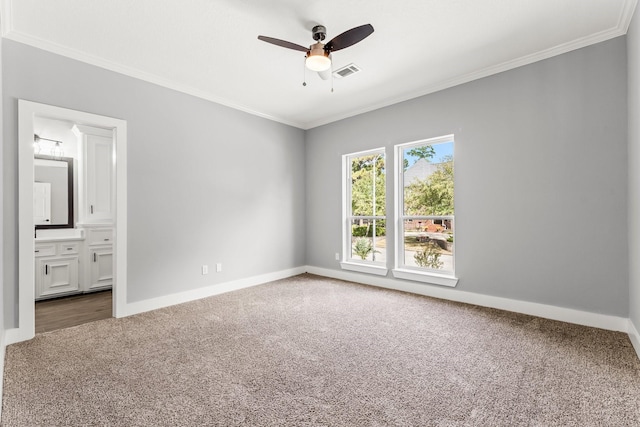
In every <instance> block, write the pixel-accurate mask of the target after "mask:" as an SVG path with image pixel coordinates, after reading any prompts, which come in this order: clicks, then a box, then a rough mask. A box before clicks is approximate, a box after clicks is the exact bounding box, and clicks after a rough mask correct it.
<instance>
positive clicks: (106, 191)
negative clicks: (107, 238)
mask: <svg viewBox="0 0 640 427" xmlns="http://www.w3.org/2000/svg"><path fill="white" fill-rule="evenodd" d="M85 144H86V145H85V153H86V154H85V159H86V165H85V168H84V170H85V174H86V181H85V183H86V206H85V209H86V212H87V215H86V221H87V222H90V223H96V222H111V221H112V220H113V188H112V187H113V166H114V163H113V145H112V140H111V138H106V137H104V136H98V135H85Z"/></svg>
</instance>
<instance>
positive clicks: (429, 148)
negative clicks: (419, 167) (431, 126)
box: [407, 145, 436, 160]
mask: <svg viewBox="0 0 640 427" xmlns="http://www.w3.org/2000/svg"><path fill="white" fill-rule="evenodd" d="M407 154H408V155H410V156H413V157H417V158H419V159H426V160H429V159H432V158H433V156H435V155H436V149H435V148H433V145H423V146H421V147H415V148H412V149H411V150H409V151H407Z"/></svg>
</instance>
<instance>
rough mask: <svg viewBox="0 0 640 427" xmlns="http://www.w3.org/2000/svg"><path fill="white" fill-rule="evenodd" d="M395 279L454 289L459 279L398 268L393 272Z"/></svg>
mask: <svg viewBox="0 0 640 427" xmlns="http://www.w3.org/2000/svg"><path fill="white" fill-rule="evenodd" d="M392 272H393V277H395V278H397V279H404V280H413V281H414V282H423V283H430V284H432V285H440V286H449V287H451V288H454V287H455V286H456V285H457V284H458V278H457V277H453V276H446V275H444V274H437V273H426V272H423V271H415V270H408V269H401V268H396V269H393V270H392Z"/></svg>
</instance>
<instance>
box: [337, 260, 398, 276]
mask: <svg viewBox="0 0 640 427" xmlns="http://www.w3.org/2000/svg"><path fill="white" fill-rule="evenodd" d="M340 267H342V269H343V270H350V271H357V272H358V273H368V274H375V275H377V276H386V275H387V272H388V271H389V270H388V269H387V268H386V267H381V266H377V265H371V264H360V263H357V262H347V261H343V262H341V263H340Z"/></svg>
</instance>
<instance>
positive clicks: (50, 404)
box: [2, 275, 640, 427]
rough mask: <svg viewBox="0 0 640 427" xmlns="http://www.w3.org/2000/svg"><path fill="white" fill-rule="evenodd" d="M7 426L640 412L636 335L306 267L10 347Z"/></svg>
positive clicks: (606, 421)
mask: <svg viewBox="0 0 640 427" xmlns="http://www.w3.org/2000/svg"><path fill="white" fill-rule="evenodd" d="M5 363H6V365H5V373H4V380H5V383H4V398H3V420H2V421H3V423H2V425H3V426H5V427H9V426H127V427H129V426H241V425H242V426H638V425H640V361H639V360H638V358H637V357H636V355H635V353H634V351H633V349H632V347H631V343H630V342H629V339H628V337H627V336H626V335H625V334H622V333H615V332H609V331H604V330H600V329H594V328H587V327H581V326H575V325H570V324H565V323H561V322H555V321H551V320H543V319H539V318H535V317H531V316H525V315H519V314H513V313H508V312H503V311H499V310H492V309H486V308H480V307H476V306H471V305H464V304H457V303H452V302H447V301H440V300H435V299H430V298H425V297H421V296H416V295H411V294H406V293H401V292H394V291H389V290H383V289H377V288H372V287H367V286H361V285H357V284H352V283H347V282H342V281H338V280H331V279H324V278H319V277H316V276H311V275H302V276H297V277H294V278H290V279H286V280H281V281H277V282H273V283H270V284H266V285H263V286H258V287H254V288H250V289H245V290H241V291H237V292H233V293H228V294H224V295H220V296H216V297H212V298H208V299H205V300H200V301H196V302H192V303H187V304H182V305H179V306H175V307H170V308H166V309H162V310H157V311H154V312H150V313H144V314H141V315H137V316H132V317H128V318H124V319H107V320H102V321H98V322H94V323H90V324H85V325H81V326H77V327H73V328H70V329H65V330H59V331H54V332H48V333H45V334H41V335H38V336H36V338H35V339H33V340H31V341H29V342H24V343H19V344H15V345H11V346H9V347H7V353H6V362H5Z"/></svg>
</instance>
